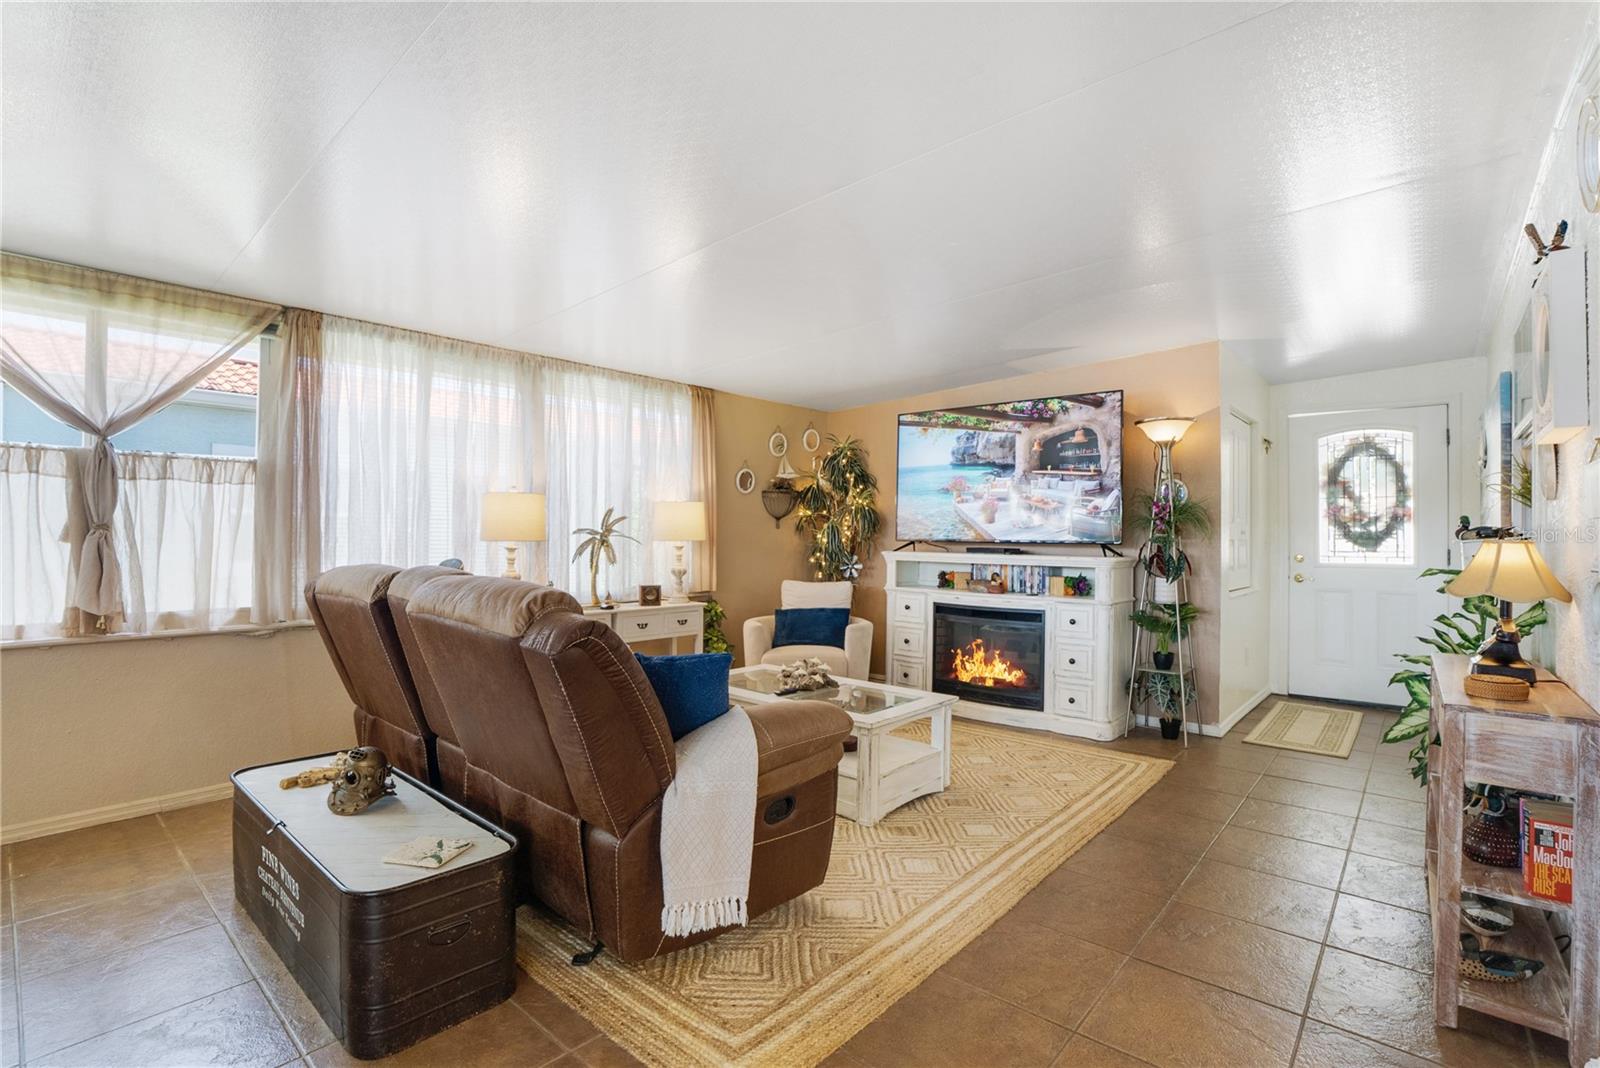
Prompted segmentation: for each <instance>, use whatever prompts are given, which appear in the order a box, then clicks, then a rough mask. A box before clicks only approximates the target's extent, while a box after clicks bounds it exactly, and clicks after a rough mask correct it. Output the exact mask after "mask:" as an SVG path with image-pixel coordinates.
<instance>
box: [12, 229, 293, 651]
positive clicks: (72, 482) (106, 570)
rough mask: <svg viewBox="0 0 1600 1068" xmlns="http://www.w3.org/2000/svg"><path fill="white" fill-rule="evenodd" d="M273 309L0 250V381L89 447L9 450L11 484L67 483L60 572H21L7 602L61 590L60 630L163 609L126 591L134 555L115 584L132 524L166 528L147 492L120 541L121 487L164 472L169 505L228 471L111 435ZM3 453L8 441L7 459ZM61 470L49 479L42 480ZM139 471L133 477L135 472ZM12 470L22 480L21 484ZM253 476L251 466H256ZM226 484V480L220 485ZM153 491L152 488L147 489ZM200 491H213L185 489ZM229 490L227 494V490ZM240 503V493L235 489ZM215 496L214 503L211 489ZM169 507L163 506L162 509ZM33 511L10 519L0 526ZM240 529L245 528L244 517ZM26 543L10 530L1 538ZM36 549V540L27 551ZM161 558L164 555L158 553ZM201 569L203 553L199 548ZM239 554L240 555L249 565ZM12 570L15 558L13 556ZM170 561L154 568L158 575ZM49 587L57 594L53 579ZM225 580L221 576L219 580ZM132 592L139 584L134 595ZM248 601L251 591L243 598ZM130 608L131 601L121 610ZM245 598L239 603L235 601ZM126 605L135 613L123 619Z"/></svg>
mask: <svg viewBox="0 0 1600 1068" xmlns="http://www.w3.org/2000/svg"><path fill="white" fill-rule="evenodd" d="M280 312H281V309H280V308H278V307H276V306H274V305H268V304H261V303H258V302H256V301H247V300H240V299H237V298H234V297H228V296H224V295H221V294H217V293H208V292H205V291H202V290H194V289H187V288H184V287H181V286H172V285H166V284H163V283H159V282H152V281H148V280H146V279H141V278H133V277H129V276H127V275H119V274H113V273H110V272H106V271H95V270H90V269H88V268H82V267H74V266H71V265H68V264H60V263H52V262H49V261H46V260H37V259H32V258H30V257H25V256H17V255H13V254H11V253H5V254H3V256H0V377H3V378H4V380H5V383H6V384H7V385H8V386H10V387H11V388H13V389H15V390H16V391H17V392H18V393H20V394H21V395H23V396H24V397H26V398H27V399H28V400H30V401H32V402H33V403H34V404H35V405H37V406H38V407H39V408H40V409H41V410H42V411H44V412H45V413H46V414H48V415H50V416H52V417H54V418H55V419H58V420H60V421H61V422H62V423H65V424H66V425H67V426H70V427H72V428H74V429H76V430H79V431H81V432H82V433H83V434H84V435H85V436H86V437H87V438H88V444H86V445H85V446H84V447H83V448H82V449H77V450H72V456H71V457H70V459H68V460H66V461H63V462H62V463H61V464H59V465H58V464H57V462H56V461H54V460H49V461H47V460H46V458H45V457H44V456H42V455H40V456H29V455H28V454H26V453H24V454H22V455H20V456H16V457H13V456H11V455H9V454H8V455H7V457H6V458H5V463H4V464H0V471H3V472H4V473H5V476H6V478H7V480H8V483H9V482H10V480H12V479H13V478H17V477H22V478H23V479H24V481H30V480H33V479H35V478H37V479H50V478H58V477H59V478H62V479H64V480H65V485H64V491H65V522H64V523H63V525H62V526H61V528H60V533H59V535H58V536H59V537H60V538H62V539H64V540H65V543H66V550H67V551H66V562H65V565H64V567H65V572H64V574H63V575H60V576H53V575H49V574H48V571H49V569H48V568H46V569H45V574H43V576H42V577H40V578H37V579H35V578H34V577H32V575H30V574H28V573H22V574H14V575H13V578H16V579H19V580H20V581H22V582H23V583H25V584H27V586H28V589H26V590H25V591H23V592H22V593H21V594H20V595H19V594H17V593H16V591H13V599H16V598H18V597H20V603H21V604H25V605H28V606H29V611H28V614H29V615H34V614H36V613H37V608H36V607H35V606H37V605H39V604H41V603H43V598H44V597H45V596H47V595H51V594H56V593H59V594H60V595H61V602H60V603H61V604H62V605H63V608H64V615H62V616H61V622H60V627H59V632H60V633H64V634H68V635H77V634H85V633H96V632H101V633H104V632H109V631H113V630H118V629H122V627H123V626H124V625H125V624H126V625H130V626H132V627H133V628H134V629H140V630H143V629H149V628H150V627H151V626H152V625H153V621H154V618H155V617H152V616H151V614H150V613H151V612H152V611H154V612H155V613H156V616H157V617H158V616H159V615H160V614H161V611H160V609H158V608H152V606H150V605H149V604H148V603H147V602H146V601H145V600H144V599H143V598H142V597H139V596H137V595H136V594H135V591H134V587H135V586H136V585H139V584H141V583H142V582H143V578H142V576H143V575H144V573H145V572H146V571H147V570H150V568H148V567H147V562H146V561H144V560H138V561H131V562H132V563H134V564H135V566H136V569H137V571H138V574H136V575H134V576H132V578H131V580H125V576H124V575H123V565H124V563H125V562H130V561H127V560H126V558H125V554H126V553H128V552H137V551H144V548H142V547H148V545H149V543H148V542H147V541H146V539H144V538H143V537H141V536H140V535H141V533H142V531H143V530H144V528H143V526H142V524H143V523H145V522H147V521H148V522H154V523H156V525H157V527H158V528H163V529H165V521H157V520H154V519H153V518H152V516H153V515H154V514H155V513H153V512H152V511H151V509H150V507H149V506H147V502H146V501H145V500H144V499H143V498H144V496H145V495H146V493H147V491H148V490H149V487H147V486H141V487H140V489H139V494H140V496H139V497H138V498H136V499H135V500H133V501H130V502H129V505H130V508H131V511H130V510H123V511H122V512H121V513H120V514H121V515H122V516H123V517H124V519H125V521H128V520H127V519H126V517H128V516H130V515H131V516H137V517H138V519H137V523H136V525H140V529H139V530H135V529H133V528H131V527H125V529H124V530H123V531H122V534H121V537H120V538H119V537H118V536H116V534H114V531H113V524H114V523H115V521H116V520H117V519H118V517H119V508H118V500H119V492H120V486H119V484H120V483H121V481H122V478H123V476H124V475H132V474H135V473H136V474H137V477H138V478H139V479H141V480H142V481H143V482H146V483H150V484H151V485H154V484H155V483H158V482H160V481H161V480H162V479H163V478H164V477H170V478H172V479H174V483H173V485H172V486H171V487H168V488H169V489H170V490H171V494H170V495H169V496H168V497H167V498H166V499H168V500H171V499H175V498H177V497H180V496H181V495H183V494H184V493H188V492H190V488H191V487H198V486H211V487H215V486H220V485H223V484H228V485H235V484H237V482H236V480H237V478H239V477H242V476H240V475H238V474H237V473H229V474H226V475H224V474H223V473H222V472H220V471H206V472H201V471H198V470H195V469H189V468H186V469H183V470H178V469H176V468H170V467H166V468H160V469H148V468H138V467H137V465H134V466H131V467H130V466H129V465H125V464H123V463H121V462H119V457H118V456H117V454H116V450H115V449H114V448H113V447H112V445H111V442H110V440H109V439H110V438H111V437H112V436H114V435H116V434H118V433H120V432H121V431H124V430H127V429H128V428H130V427H132V426H135V425H137V424H138V423H139V422H140V421H142V420H144V419H146V418H148V417H149V416H151V415H154V414H155V413H156V412H158V411H160V410H161V409H162V408H164V407H166V406H167V405H168V404H170V403H172V402H173V401H174V400H177V399H178V398H179V397H181V396H183V394H185V393H187V392H188V391H189V390H190V389H191V388H193V387H194V386H195V385H196V384H198V383H199V382H200V381H201V380H202V379H204V378H205V377H206V375H207V374H209V373H210V372H211V370H212V369H213V368H215V367H216V366H217V365H219V364H220V363H222V362H223V361H225V360H227V359H228V358H229V357H231V356H232V355H233V354H234V353H235V352H236V351H238V350H239V349H240V348H241V347H243V346H244V345H246V344H248V343H249V342H251V341H252V340H254V339H255V338H256V336H257V335H259V334H260V333H261V331H262V330H264V329H265V328H266V327H267V326H268V325H269V324H270V323H271V322H272V321H273V320H274V319H275V318H277V316H278V315H279V314H280ZM9 451H10V447H8V453H9ZM58 466H59V467H60V468H61V471H60V473H59V474H48V475H47V474H45V473H44V470H45V469H47V468H48V469H50V470H51V471H52V472H53V471H55V470H56V468H57V467H58ZM136 468H137V471H136V470H135V469H136ZM14 469H21V470H22V471H24V472H27V474H25V475H22V476H18V475H17V474H15V473H14ZM252 477H253V472H252ZM230 480H234V481H230ZM47 485H48V483H47V482H42V481H41V482H37V483H36V484H35V485H33V486H31V487H26V486H25V487H22V488H17V487H13V486H9V485H8V487H7V491H6V493H5V494H4V499H5V500H6V502H7V504H8V507H9V506H10V504H11V503H12V501H13V499H14V498H18V497H20V498H21V499H22V500H23V501H26V500H27V498H28V497H29V495H30V494H34V493H42V492H45V490H46V487H47ZM155 492H160V491H155ZM195 492H197V493H199V494H200V495H201V496H205V495H207V494H210V493H211V490H205V491H199V490H197V491H195ZM223 496H224V497H226V496H228V495H227V494H224V495H223ZM235 496H237V495H235ZM211 499H213V500H214V499H216V498H215V495H214V494H213V495H212V497H211ZM164 508H165V506H164V505H163V506H162V509H163V510H164ZM40 515H42V513H41V512H35V513H33V515H32V516H18V515H11V516H8V517H7V520H8V528H10V527H14V526H17V525H18V524H20V525H21V526H22V527H27V526H28V525H30V524H29V520H30V519H32V518H37V517H38V516H40ZM205 526H206V521H205V520H204V518H201V517H197V518H195V519H194V521H193V522H192V523H191V524H190V527H191V529H192V530H193V531H195V532H197V536H198V532H199V531H200V530H201V528H202V527H205ZM245 529H246V530H248V529H249V524H248V523H246V526H245ZM13 536H16V537H23V536H27V537H32V535H24V534H22V533H20V532H17V533H15V534H14V533H13V532H11V531H9V530H8V534H7V537H13ZM37 548H38V549H39V550H40V551H42V548H43V547H42V545H41V546H38V547H37ZM162 552H163V554H164V553H165V552H166V547H165V546H162ZM197 552H199V553H200V555H199V556H197V557H196V563H195V567H196V568H197V569H199V568H200V567H201V566H202V564H201V558H202V557H203V555H204V552H205V550H204V549H203V548H197ZM249 555H250V554H249V552H248V550H247V551H246V553H245V556H246V559H247V560H248V557H249ZM12 566H13V569H15V560H14V559H13V561H12ZM167 567H168V565H167V563H166V562H160V563H156V564H155V566H154V568H153V570H154V571H155V572H156V573H158V574H159V573H161V572H162V571H163V570H164V569H166V568H167ZM57 582H58V583H59V584H60V586H61V587H62V588H61V589H59V590H55V589H53V588H52V585H51V584H52V583H57ZM223 585H224V586H225V587H226V586H231V581H230V582H227V583H224V584H223ZM141 588H142V587H141ZM188 588H190V589H192V591H193V592H194V594H195V595H196V596H199V595H202V594H204V595H206V596H210V595H211V593H212V592H214V591H216V590H217V589H218V587H217V585H216V584H215V583H214V582H212V581H210V580H204V581H200V580H197V581H195V582H194V583H192V584H191V586H190V587H188ZM246 598H248V592H247V594H246ZM130 601H132V602H133V604H132V605H131V606H130V604H129V602H130ZM242 603H247V601H235V604H242ZM130 607H131V612H130ZM217 611H218V606H217V605H214V604H212V603H210V602H209V601H208V602H205V603H201V602H196V603H194V604H191V605H187V606H184V607H183V608H181V609H177V610H176V613H177V615H180V616H188V617H190V618H196V619H210V618H214V616H215V615H216V613H217ZM5 622H6V625H7V626H9V627H11V628H13V629H14V628H16V627H18V626H21V627H28V626H30V625H37V624H39V623H40V620H38V619H37V618H28V619H22V618H19V617H16V616H10V617H8V618H7V620H6V621H5Z"/></svg>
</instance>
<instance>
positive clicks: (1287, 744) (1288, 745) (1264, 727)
mask: <svg viewBox="0 0 1600 1068" xmlns="http://www.w3.org/2000/svg"><path fill="white" fill-rule="evenodd" d="M1360 731H1361V713H1360V712H1357V711H1355V710H1354V709H1350V708H1329V707H1328V706H1327V705H1313V704H1306V703H1305V702H1303V701H1279V702H1278V703H1277V704H1276V705H1274V706H1273V708H1272V711H1271V712H1268V713H1267V715H1266V718H1265V719H1263V720H1262V721H1261V722H1260V723H1258V724H1256V729H1255V730H1253V731H1251V732H1250V733H1249V734H1247V735H1245V736H1244V740H1245V741H1247V742H1249V743H1250V744H1251V745H1268V746H1271V747H1272V748H1274V749H1292V750H1294V751H1295V752H1297V753H1316V754H1318V755H1320V756H1332V757H1348V756H1349V755H1350V750H1351V749H1353V748H1355V744H1356V735H1357V734H1358V733H1360Z"/></svg>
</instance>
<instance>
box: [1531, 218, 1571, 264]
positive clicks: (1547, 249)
mask: <svg viewBox="0 0 1600 1068" xmlns="http://www.w3.org/2000/svg"><path fill="white" fill-rule="evenodd" d="M1522 232H1523V233H1525V234H1527V235H1528V240H1529V241H1531V242H1532V243H1533V250H1534V252H1536V253H1538V255H1537V256H1536V257H1535V258H1534V261H1533V265H1534V266H1535V267H1537V266H1539V264H1541V263H1543V262H1544V259H1545V257H1546V256H1548V255H1550V253H1552V252H1565V251H1566V250H1567V249H1568V248H1569V247H1570V246H1568V245H1567V243H1566V241H1567V220H1565V219H1562V220H1561V222H1560V223H1559V224H1558V225H1557V226H1556V232H1555V234H1554V235H1552V237H1551V239H1550V243H1549V244H1548V245H1546V244H1545V243H1544V238H1542V237H1540V236H1539V228H1538V227H1537V226H1535V225H1533V223H1529V224H1528V225H1527V226H1524V227H1523V228H1522Z"/></svg>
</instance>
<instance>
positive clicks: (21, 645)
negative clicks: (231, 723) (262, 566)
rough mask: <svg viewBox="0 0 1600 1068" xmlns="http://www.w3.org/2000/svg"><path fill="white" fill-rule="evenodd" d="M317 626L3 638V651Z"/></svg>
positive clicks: (303, 622)
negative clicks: (10, 639)
mask: <svg viewBox="0 0 1600 1068" xmlns="http://www.w3.org/2000/svg"><path fill="white" fill-rule="evenodd" d="M313 626H315V624H313V623H312V622H311V620H309V619H294V620H289V621H288V622H284V623H266V624H255V623H246V624H241V625H238V626H232V627H217V628H215V629H213V630H160V631H156V632H155V633H153V634H91V635H85V636H84V637H81V638H17V639H14V640H12V641H0V653H9V652H13V651H15V650H17V649H49V648H54V647H57V646H63V645H82V646H91V645H112V644H118V645H120V644H122V643H123V642H149V641H170V640H171V639H173V638H211V637H216V636H219V635H228V634H231V635H234V636H236V637H241V638H270V637H272V636H273V635H274V634H277V633H279V632H280V631H286V630H307V629H309V628H311V627H313Z"/></svg>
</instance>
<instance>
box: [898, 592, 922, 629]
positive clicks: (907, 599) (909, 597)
mask: <svg viewBox="0 0 1600 1068" xmlns="http://www.w3.org/2000/svg"><path fill="white" fill-rule="evenodd" d="M890 603H891V604H892V605H893V606H894V618H895V620H896V622H906V623H922V622H923V621H924V620H926V619H927V618H928V599H927V598H926V597H924V596H922V595H921V594H917V593H896V594H894V595H893V596H892V597H891V598H890Z"/></svg>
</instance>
